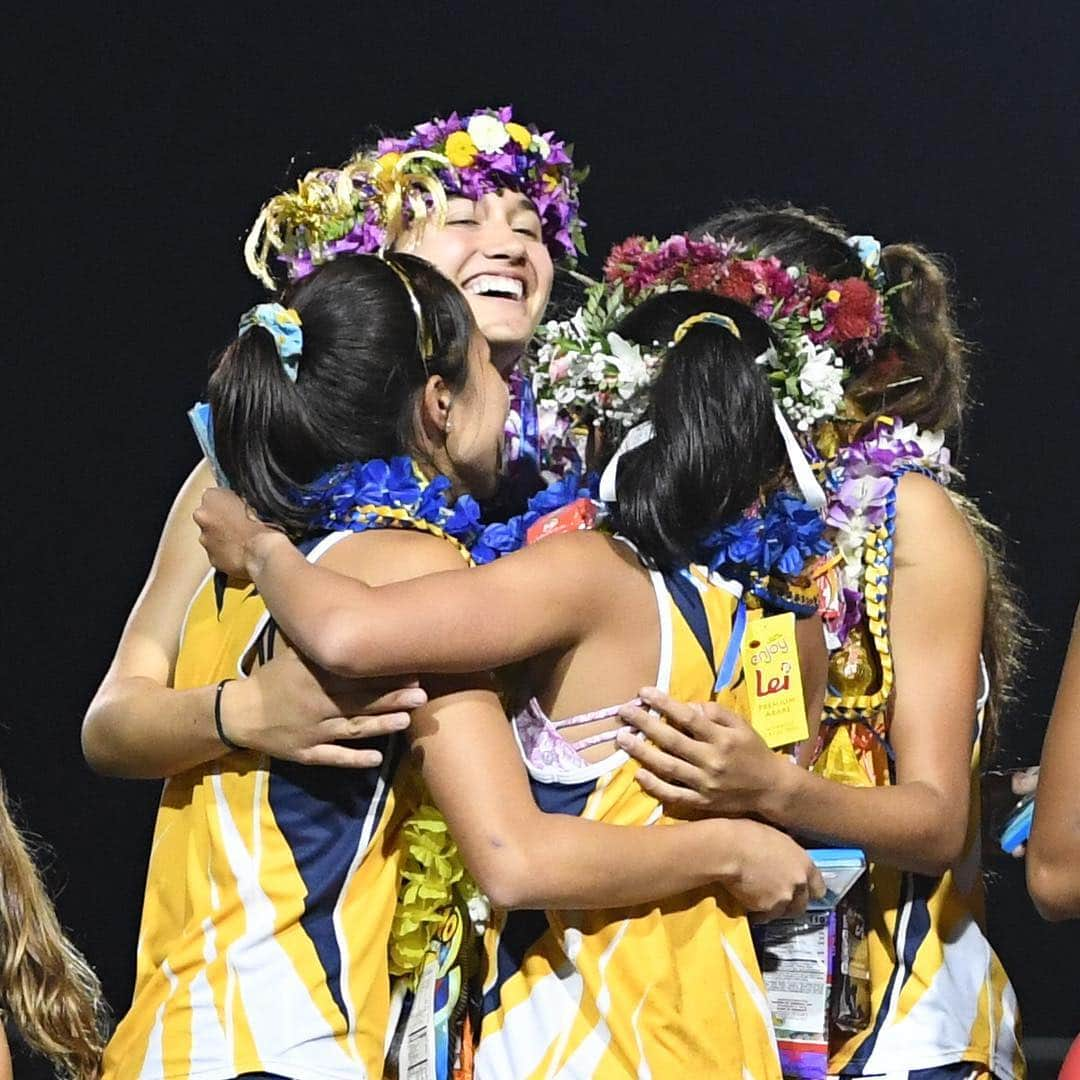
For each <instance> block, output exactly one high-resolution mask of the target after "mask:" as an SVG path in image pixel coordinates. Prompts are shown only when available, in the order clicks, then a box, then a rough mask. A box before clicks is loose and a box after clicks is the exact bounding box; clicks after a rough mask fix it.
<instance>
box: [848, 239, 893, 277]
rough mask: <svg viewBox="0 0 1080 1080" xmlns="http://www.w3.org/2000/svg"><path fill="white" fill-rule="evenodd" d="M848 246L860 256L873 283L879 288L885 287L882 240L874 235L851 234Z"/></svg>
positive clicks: (860, 260)
mask: <svg viewBox="0 0 1080 1080" xmlns="http://www.w3.org/2000/svg"><path fill="white" fill-rule="evenodd" d="M847 243H848V247H849V248H852V249H853V250H854V252H855V254H856V255H858V256H859V262H861V263H862V264H863V267H864V268H865V270H866V273H867V275H868V276H869V278H870V282H871V284H872V285H873V286H874V287H875V288H877V289H884V288H885V270H884V269H883V268H882V265H881V241H880V240H878V239H877V237H874V236H849V237H848V238H847Z"/></svg>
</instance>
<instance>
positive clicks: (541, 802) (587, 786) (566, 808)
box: [529, 777, 596, 817]
mask: <svg viewBox="0 0 1080 1080" xmlns="http://www.w3.org/2000/svg"><path fill="white" fill-rule="evenodd" d="M529 783H530V785H531V786H532V793H533V798H534V799H535V800H536V805H537V806H539V807H540V809H541V810H543V811H544V813H545V814H570V815H571V816H572V817H578V816H580V814H581V812H582V810H584V809H585V803H586V802H588V800H589V796H590V795H591V794H592V793H593V792H594V791H595V790H596V781H595V780H584V781H582V782H581V783H580V784H551V783H548V782H547V781H544V780H536V779H535V778H533V777H530V778H529Z"/></svg>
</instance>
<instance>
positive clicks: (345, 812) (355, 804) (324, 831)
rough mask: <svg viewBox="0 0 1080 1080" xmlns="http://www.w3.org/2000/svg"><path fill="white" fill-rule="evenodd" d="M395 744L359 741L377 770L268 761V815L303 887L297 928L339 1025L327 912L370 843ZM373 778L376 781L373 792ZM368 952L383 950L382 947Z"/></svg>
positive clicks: (340, 1001)
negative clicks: (315, 960)
mask: <svg viewBox="0 0 1080 1080" xmlns="http://www.w3.org/2000/svg"><path fill="white" fill-rule="evenodd" d="M400 743H401V739H400V736H384V737H382V738H380V739H372V740H368V741H367V742H365V745H368V746H371V747H373V748H375V749H378V750H380V751H382V753H383V755H384V763H383V767H382V768H381V769H379V770H375V769H334V768H324V767H320V766H311V765H298V764H296V763H295V762H291V761H279V760H276V759H274V760H272V761H271V762H270V783H269V792H268V801H269V804H270V809H271V811H272V812H273V815H274V821H275V822H276V823H277V827H278V829H279V830H280V832H281V835H282V837H283V838H284V839H285V842H286V843H287V844H288V845H289V849H290V850H291V851H292V854H293V859H294V861H295V863H296V868H297V870H298V871H299V873H300V877H301V879H302V880H303V882H304V886H305V888H306V895H305V897H304V912H303V914H302V915H301V916H300V925H301V926H302V927H303V929H304V932H305V933H306V934H307V936H308V938H309V939H310V940H311V943H312V945H313V946H314V947H315V952H316V954H317V955H318V957H319V963H320V964H321V965H322V968H323V972H324V973H325V976H326V982H327V986H328V988H329V990H330V993H331V995H332V996H333V998H334V1001H335V1002H336V1003H337V1006H338V1008H339V1009H340V1010H341V1015H342V1017H343V1018H344V1019H345V1020H346V1021H347V1020H348V1012H347V1010H346V1008H345V1000H344V996H343V994H342V988H341V967H342V964H341V951H340V948H339V946H338V940H337V934H336V932H335V929H334V910H335V908H336V907H337V904H338V900H339V899H340V897H341V891H342V889H343V887H344V885H345V882H346V880H347V879H348V876H349V870H350V868H351V867H352V863H353V859H354V857H355V856H356V853H357V851H358V850H359V849H360V847H361V846H362V845H366V844H368V843H370V838H371V834H372V833H373V832H374V830H375V829H376V828H377V827H378V823H379V819H380V818H381V817H382V815H383V814H384V813H385V809H386V799H387V796H388V794H389V791H390V785H391V781H392V780H393V776H394V772H395V770H396V768H397V764H398V761H399V760H400V757H401V746H400ZM380 779H382V780H383V781H384V783H383V784H382V785H381V787H380V785H379V780H380ZM374 947H376V948H385V943H384V942H380V943H376V945H375V946H374Z"/></svg>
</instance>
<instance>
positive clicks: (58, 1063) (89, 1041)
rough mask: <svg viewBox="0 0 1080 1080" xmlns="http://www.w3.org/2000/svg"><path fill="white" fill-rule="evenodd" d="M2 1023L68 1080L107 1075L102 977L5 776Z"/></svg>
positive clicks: (0, 795)
mask: <svg viewBox="0 0 1080 1080" xmlns="http://www.w3.org/2000/svg"><path fill="white" fill-rule="evenodd" d="M0 1016H2V1017H3V1019H5V1020H7V1019H10V1020H11V1021H13V1022H14V1026H15V1028H16V1030H17V1031H18V1032H19V1034H20V1035H21V1036H22V1038H23V1040H24V1041H25V1042H26V1044H27V1045H28V1046H29V1047H30V1048H31V1049H33V1050H36V1051H38V1052H39V1053H41V1054H43V1055H44V1056H45V1057H46V1058H48V1059H49V1060H50V1061H51V1062H52V1063H53V1064H54V1065H55V1067H56V1068H57V1070H58V1072H59V1075H60V1076H62V1077H64V1078H65V1080H96V1078H97V1077H99V1076H100V1075H101V1055H102V1052H103V1050H104V1048H105V1038H106V1032H107V1029H108V1011H107V1008H106V1006H105V1001H104V998H103V997H102V993H101V984H100V983H99V982H98V977H97V975H95V974H94V972H93V969H92V968H91V967H90V965H89V964H88V963H87V962H86V960H85V958H84V957H83V955H82V953H80V952H79V950H78V949H77V948H75V946H74V945H73V944H72V943H71V941H70V940H69V939H68V938H67V936H66V935H65V934H64V931H63V929H62V928H61V926H60V922H59V920H58V919H57V917H56V910H55V908H54V907H53V904H52V901H51V900H50V899H49V895H48V893H47V892H46V891H45V885H44V883H43V881H42V879H41V875H40V873H39V872H38V868H37V866H36V865H35V863H34V859H33V857H32V856H31V853H30V850H29V846H28V843H27V841H26V839H25V838H24V837H23V836H22V835H21V834H20V832H19V830H18V828H17V827H16V825H15V822H14V821H13V820H12V818H11V814H10V812H9V810H8V805H7V797H6V793H5V790H4V780H3V777H2V776H0Z"/></svg>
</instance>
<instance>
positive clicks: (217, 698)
mask: <svg viewBox="0 0 1080 1080" xmlns="http://www.w3.org/2000/svg"><path fill="white" fill-rule="evenodd" d="M235 681H236V680H235V679H222V680H221V682H219V683H218V684H217V692H216V693H215V694H214V727H215V728H217V735H218V738H219V739H220V740H221V741H222V742H223V743H224V744H225V746H227V747H228V748H229V749H230V750H243V749H244V747H242V746H237V744H236V743H234V742H233V741H232V739H230V738H229V736H228V735H226V734H225V729H224V728H223V727H222V726H221V693H222V691H223V690H224V689H225V684H226V683H231V682H235Z"/></svg>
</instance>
